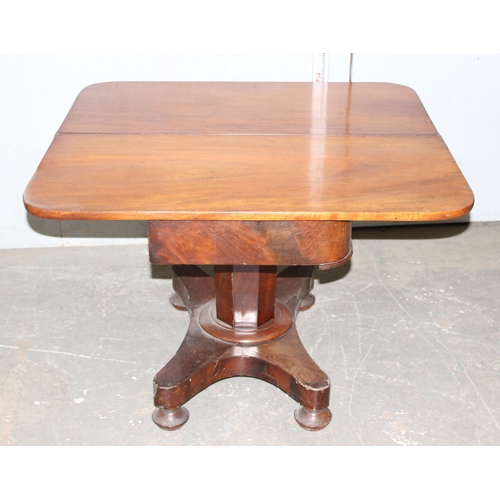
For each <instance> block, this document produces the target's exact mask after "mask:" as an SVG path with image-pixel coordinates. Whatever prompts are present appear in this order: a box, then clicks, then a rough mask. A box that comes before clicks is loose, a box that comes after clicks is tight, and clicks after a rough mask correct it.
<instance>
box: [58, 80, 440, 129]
mask: <svg viewBox="0 0 500 500" xmlns="http://www.w3.org/2000/svg"><path fill="white" fill-rule="evenodd" d="M59 133H60V134H63V133H64V134H68V133H70V134H168V135H191V134H194V135H201V136H207V135H307V136H309V135H311V134H319V135H374V134H378V135H380V134H381V135H386V134H388V135H393V134H397V135H402V134H403V135H423V134H430V135H434V134H436V129H435V128H434V125H433V124H432V122H431V120H430V119H429V116H428V115H427V113H426V112H425V109H424V107H423V106H422V103H421V102H420V99H419V98H418V96H417V95H416V94H415V91H414V90H412V89H411V88H409V87H405V86H403V85H394V84H388V83H353V84H346V83H327V84H326V83H324V84H319V85H317V84H311V83H305V82H297V83H280V82H266V83H262V82H259V83H253V82H110V83H100V84H95V85H91V86H89V87H87V88H85V89H83V90H82V91H81V92H80V95H79V96H78V97H77V99H76V101H75V103H74V104H73V106H72V108H71V110H70V111H69V113H68V115H67V117H66V119H65V120H64V123H63V124H62V125H61V127H60V129H59Z"/></svg>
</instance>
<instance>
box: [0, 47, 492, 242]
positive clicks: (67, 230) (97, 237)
mask: <svg viewBox="0 0 500 500" xmlns="http://www.w3.org/2000/svg"><path fill="white" fill-rule="evenodd" d="M0 69H1V74H2V78H0V248H27V247H50V246H59V245H93V244H110V243H130V242H135V241H140V242H143V241H145V237H146V226H145V224H143V223H140V222H136V223H129V222H99V223H96V222H84V221H74V222H70V221H62V222H59V221H46V220H42V219H36V218H34V217H31V216H30V217H28V216H27V214H26V211H25V209H24V206H23V204H22V194H23V191H24V188H25V186H26V184H27V183H28V181H29V179H30V178H31V176H32V175H33V172H34V171H35V169H36V167H37V166H38V163H39V162H40V160H41V158H42V156H43V154H44V153H45V151H46V149H47V148H48V146H49V144H50V142H51V140H52V138H53V136H54V134H55V132H56V131H57V129H58V128H59V125H60V124H61V122H62V120H63V119H64V117H65V116H66V113H67V112H68V110H69V108H70V106H71V104H72V103H73V101H74V99H75V97H76V96H77V94H78V93H79V91H80V90H81V89H82V88H84V87H85V86H87V85H89V84H91V83H96V82H103V81H119V80H173V81H176V80H177V81H190V80H191V81H203V80H205V81H311V77H312V54H222V55H217V54H213V55H207V54H200V55H194V54H183V55H173V54H149V55H148V54H127V55H119V54H110V55H106V54H91V55H85V54H0ZM348 78H349V55H348V54H330V64H329V77H328V79H329V81H347V80H348ZM352 80H353V81H380V82H393V83H400V84H404V85H408V86H410V87H412V88H414V89H415V90H416V91H417V93H418V94H419V96H420V98H421V99H422V101H423V103H424V106H425V107H426V109H427V110H428V112H429V114H430V116H431V119H432V120H433V122H434V124H435V125H436V127H437V129H438V131H439V132H440V133H441V135H442V136H443V138H444V140H445V142H446V143H447V144H448V147H449V148H450V150H451V152H452V154H453V155H454V156H455V159H456V160H457V162H458V164H459V165H460V167H461V168H462V171H463V172H464V174H465V176H466V178H467V179H468V181H469V183H470V184H471V187H472V189H473V191H474V193H475V195H476V206H475V207H474V209H473V211H472V213H471V215H470V220H472V221H492V220H500V197H498V198H497V199H495V188H496V186H497V185H498V184H499V180H500V168H499V167H500V141H499V140H498V138H499V137H500V124H499V123H498V120H495V118H496V117H498V116H500V99H498V97H497V90H498V89H499V88H500V55H496V54H495V55H491V54H486V55H475V54H465V55H460V54H449V55H434V54H410V55H404V54H397V55H394V54H387V55H386V54H383V55H382V54H354V56H353V66H352Z"/></svg>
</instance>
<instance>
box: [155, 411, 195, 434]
mask: <svg viewBox="0 0 500 500" xmlns="http://www.w3.org/2000/svg"><path fill="white" fill-rule="evenodd" d="M152 418H153V422H154V423H155V424H156V425H157V426H158V427H160V428H161V429H163V430H166V431H176V430H177V429H180V428H181V427H182V426H183V425H184V424H185V423H186V422H187V421H188V418H189V412H188V411H187V410H186V408H184V406H179V407H178V408H173V409H172V410H164V409H163V408H155V409H154V411H153V415H152Z"/></svg>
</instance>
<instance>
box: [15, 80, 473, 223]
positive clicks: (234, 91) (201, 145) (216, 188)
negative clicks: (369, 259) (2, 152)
mask: <svg viewBox="0 0 500 500" xmlns="http://www.w3.org/2000/svg"><path fill="white" fill-rule="evenodd" d="M24 202H25V206H26V208H27V210H28V211H29V212H30V213H32V214H33V215H36V216H38V217H45V218H52V219H101V220H119V219H122V220H344V221H357V220H374V221H376V220H379V221H395V220H398V221H426V220H427V221H429V220H447V219H452V218H455V217H460V216H461V215H464V214H466V213H467V212H468V211H469V210H470V209H471V208H472V205H473V202H474V197H473V194H472V192H471V190H470V188H469V186H468V184H467V182H466V180H465V179H464V177H463V175H462V173H461V172H460V170H459V168H458V166H457V164H456V162H455V161H454V159H453V157H452V156H451V154H450V152H449V151H448V148H447V147H446V145H445V144H444V142H443V140H442V139H441V137H440V136H439V134H438V133H437V131H436V129H435V127H434V126H433V124H432V122H431V120H430V119H429V117H428V115H427V113H426V111H425V109H424V107H423V106H422V103H421V102H420V100H419V98H418V97H417V95H416V94H415V92H414V91H413V90H411V89H410V88H408V87H404V86H400V85H394V84H384V83H353V84H347V83H328V84H317V83H314V84H313V83H186V82H171V83H163V82H121V83H104V84H96V85H92V86H90V87H87V88H85V89H84V90H83V91H82V92H81V93H80V95H79V96H78V98H77V100H76V101H75V103H74V105H73V107H72V108H71V110H70V111H69V113H68V116H67V117H66V119H65V120H64V122H63V124H62V125H61V128H60V129H59V131H58V133H57V134H56V136H55V138H54V140H53V142H52V144H51V145H50V147H49V149H48V151H47V153H46V154H45V156H44V158H43V159H42V161H41V163H40V165H39V167H38V169H37V170H36V172H35V174H34V176H33V178H32V179H31V181H30V183H29V185H28V187H27V188H26V191H25V193H24Z"/></svg>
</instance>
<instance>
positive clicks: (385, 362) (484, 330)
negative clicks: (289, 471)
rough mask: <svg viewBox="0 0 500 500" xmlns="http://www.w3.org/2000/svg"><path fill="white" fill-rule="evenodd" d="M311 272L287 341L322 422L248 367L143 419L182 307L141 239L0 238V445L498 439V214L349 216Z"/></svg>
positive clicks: (181, 320)
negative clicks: (40, 241) (294, 347)
mask: <svg viewBox="0 0 500 500" xmlns="http://www.w3.org/2000/svg"><path fill="white" fill-rule="evenodd" d="M353 244H354V255H353V258H352V260H351V262H350V263H349V264H347V265H345V266H343V267H341V268H338V269H333V270H330V271H323V272H319V271H318V272H317V273H316V284H315V290H314V294H315V295H316V299H317V300H316V304H315V306H314V307H313V308H312V309H310V310H309V311H306V312H303V313H301V314H300V316H299V319H298V329H299V333H300V335H301V338H302V341H303V343H304V345H305V346H306V348H307V349H308V351H309V353H310V354H311V355H312V357H313V358H314V359H315V360H316V362H317V363H318V364H319V366H320V367H321V368H322V369H323V370H324V371H325V372H326V373H327V374H328V375H329V377H330V379H331V384H332V390H331V403H330V409H331V411H332V413H333V420H332V423H331V424H330V425H329V426H328V427H327V428H326V429H324V430H323V431H320V432H315V433H311V432H306V431H304V430H302V429H301V428H300V427H299V426H298V425H297V424H296V423H295V421H294V418H293V412H294V409H295V408H296V407H297V404H296V403H295V402H294V401H293V400H292V399H290V398H289V397H288V396H287V395H286V394H284V393H282V392H281V391H280V390H279V389H276V388H275V387H273V386H272V385H270V384H267V383H265V382H262V381H259V380H254V379H250V378H233V379H228V380H224V381H221V382H218V383H217V384H214V385H213V386H211V387H209V388H208V389H207V390H205V391H204V392H202V393H201V394H199V395H197V396H195V397H194V398H193V399H192V400H191V401H189V402H188V403H187V404H186V407H187V408H188V409H189V411H190V415H191V417H190V419H189V421H188V423H187V424H186V425H185V426H184V427H183V428H182V429H180V430H178V431H175V432H165V431H162V430H160V429H159V428H158V427H156V425H154V423H153V422H152V420H151V411H152V409H153V404H152V379H153V377H154V375H155V373H156V372H157V371H158V370H159V369H160V368H161V367H162V366H163V365H164V364H165V363H166V362H167V361H168V360H169V359H170V357H171V356H172V355H173V354H174V353H175V351H176V349H177V347H178V346H179V344H180V342H181V340H182V338H183V336H184V334H185V331H186V328H187V323H188V320H187V315H186V313H182V312H179V311H176V310H175V309H173V308H172V307H171V306H170V305H169V303H168V297H169V295H170V293H171V279H170V268H169V267H167V266H163V267H153V266H151V265H150V264H149V261H148V254H147V247H146V246H145V245H130V246H107V247H104V246H103V247H85V248H83V247H67V248H55V249H28V250H2V251H0V391H1V393H0V444H2V445H323V446H331V445H337V446H338V445H499V444H500V307H499V306H500V304H499V302H500V298H499V294H498V290H499V283H500V223H474V224H469V225H467V224H451V225H431V226H408V227H401V226H400V227H392V228H381V227H379V228H359V229H355V230H354V234H353Z"/></svg>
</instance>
